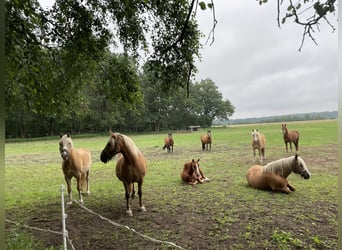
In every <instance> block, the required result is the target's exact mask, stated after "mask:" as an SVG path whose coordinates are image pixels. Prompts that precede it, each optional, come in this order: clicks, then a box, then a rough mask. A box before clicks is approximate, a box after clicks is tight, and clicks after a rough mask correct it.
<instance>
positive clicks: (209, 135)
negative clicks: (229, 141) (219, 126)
mask: <svg viewBox="0 0 342 250" xmlns="http://www.w3.org/2000/svg"><path fill="white" fill-rule="evenodd" d="M207 135H208V137H209V138H210V137H211V131H210V130H208V132H207Z"/></svg>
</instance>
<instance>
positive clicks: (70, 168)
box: [59, 134, 91, 204]
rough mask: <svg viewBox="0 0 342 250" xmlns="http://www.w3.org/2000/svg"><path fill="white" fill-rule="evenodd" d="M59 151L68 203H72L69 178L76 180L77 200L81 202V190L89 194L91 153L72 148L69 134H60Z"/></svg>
mask: <svg viewBox="0 0 342 250" xmlns="http://www.w3.org/2000/svg"><path fill="white" fill-rule="evenodd" d="M59 152H60V154H61V157H62V158H63V162H62V169H63V173H64V178H65V181H66V183H67V185H68V200H69V201H68V203H67V204H72V194H71V178H72V177H75V178H76V180H77V191H78V196H79V200H80V202H81V203H83V197H82V192H86V193H87V194H90V191H89V171H90V165H91V154H90V152H89V150H87V149H74V147H73V143H72V140H71V137H70V134H66V135H60V140H59Z"/></svg>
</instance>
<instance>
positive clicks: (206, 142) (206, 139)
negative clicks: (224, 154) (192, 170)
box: [201, 130, 212, 151]
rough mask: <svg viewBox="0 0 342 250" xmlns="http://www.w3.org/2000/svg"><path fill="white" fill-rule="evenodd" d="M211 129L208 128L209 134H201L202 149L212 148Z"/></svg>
mask: <svg viewBox="0 0 342 250" xmlns="http://www.w3.org/2000/svg"><path fill="white" fill-rule="evenodd" d="M211 142H212V138H211V131H210V130H208V132H207V134H204V135H202V136H201V143H202V150H204V149H205V150H207V151H208V150H210V151H211Z"/></svg>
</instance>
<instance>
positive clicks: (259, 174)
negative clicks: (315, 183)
mask: <svg viewBox="0 0 342 250" xmlns="http://www.w3.org/2000/svg"><path fill="white" fill-rule="evenodd" d="M291 172H294V173H296V174H298V175H300V176H301V177H302V178H304V179H309V178H310V177H311V174H310V172H309V170H308V168H307V167H306V164H305V162H304V160H303V159H302V158H300V157H299V156H298V155H295V156H291V157H288V158H282V159H279V160H277V161H273V162H270V163H268V164H267V165H265V166H260V165H254V166H252V167H250V168H249V169H248V170H247V173H246V179H247V182H248V184H249V185H250V186H252V187H254V188H257V189H263V190H273V191H279V192H283V193H286V194H288V193H291V192H292V191H295V188H294V187H293V186H292V185H291V184H290V183H289V182H288V181H287V179H286V178H287V177H288V176H289V174H290V173H291Z"/></svg>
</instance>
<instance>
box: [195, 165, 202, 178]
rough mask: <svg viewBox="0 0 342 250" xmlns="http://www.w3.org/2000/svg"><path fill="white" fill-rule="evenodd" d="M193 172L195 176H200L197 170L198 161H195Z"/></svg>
mask: <svg viewBox="0 0 342 250" xmlns="http://www.w3.org/2000/svg"><path fill="white" fill-rule="evenodd" d="M194 172H195V174H196V176H201V173H200V171H199V164H198V162H196V164H195V166H194Z"/></svg>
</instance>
